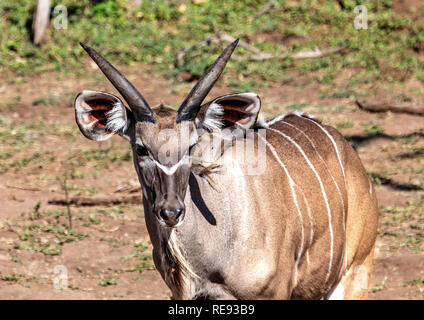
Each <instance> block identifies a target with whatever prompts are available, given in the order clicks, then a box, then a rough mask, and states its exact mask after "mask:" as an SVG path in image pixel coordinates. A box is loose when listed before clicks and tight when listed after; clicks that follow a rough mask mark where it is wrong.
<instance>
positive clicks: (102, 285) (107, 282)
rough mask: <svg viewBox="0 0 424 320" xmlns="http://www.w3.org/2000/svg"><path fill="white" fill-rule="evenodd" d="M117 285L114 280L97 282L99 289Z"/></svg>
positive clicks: (108, 279)
mask: <svg viewBox="0 0 424 320" xmlns="http://www.w3.org/2000/svg"><path fill="white" fill-rule="evenodd" d="M117 284H118V282H117V281H116V280H115V279H114V278H107V279H105V280H100V281H99V286H101V287H107V286H112V285H117Z"/></svg>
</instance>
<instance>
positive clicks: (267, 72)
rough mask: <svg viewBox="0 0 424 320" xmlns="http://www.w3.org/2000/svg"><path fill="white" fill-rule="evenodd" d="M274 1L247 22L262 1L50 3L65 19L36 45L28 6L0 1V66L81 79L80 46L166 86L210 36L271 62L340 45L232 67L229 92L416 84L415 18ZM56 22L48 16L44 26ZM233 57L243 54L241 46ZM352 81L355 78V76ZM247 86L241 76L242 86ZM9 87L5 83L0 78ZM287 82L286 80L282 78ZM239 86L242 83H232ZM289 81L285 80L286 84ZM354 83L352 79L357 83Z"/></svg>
mask: <svg viewBox="0 0 424 320" xmlns="http://www.w3.org/2000/svg"><path fill="white" fill-rule="evenodd" d="M341 2H343V3H344V8H341V7H340V6H339V5H337V2H336V1H331V0H321V1H309V0H301V1H296V2H294V1H285V0H279V1H275V5H274V8H272V9H271V10H270V11H269V12H268V13H267V14H265V15H263V16H261V17H258V18H256V19H254V18H253V16H254V14H255V13H256V12H258V10H260V9H262V8H263V6H264V5H265V4H266V3H267V0H260V1H255V2H252V1H247V0H237V1H236V0H231V1H223V0H220V1H208V0H207V1H188V0H187V1H185V0H183V1H165V0H158V1H143V2H142V5H141V6H139V7H131V6H130V2H129V1H126V0H104V1H93V0H82V1H77V0H60V1H59V0H55V1H52V8H54V7H55V6H56V5H58V4H60V5H64V6H66V7H67V10H68V29H66V30H63V29H55V28H54V27H53V23H51V24H50V26H49V28H48V32H47V35H46V37H45V42H44V44H43V45H42V46H35V45H33V44H32V42H31V41H30V29H31V28H30V26H31V23H32V12H33V11H34V7H35V3H36V2H35V1H33V0H16V1H2V2H1V4H0V35H1V36H0V52H1V55H0V65H2V66H3V67H4V69H5V70H6V71H7V72H8V73H9V74H10V73H17V74H18V75H24V74H27V73H33V72H45V71H48V70H61V71H65V72H76V73H78V74H81V75H82V74H86V67H85V66H84V61H85V59H86V55H85V53H84V52H83V50H82V48H81V47H80V46H79V44H78V43H79V42H80V41H82V42H85V43H87V44H89V45H91V46H93V47H95V48H96V49H98V50H99V51H100V52H101V53H102V54H104V55H105V56H106V57H107V58H108V59H110V60H112V61H113V62H114V63H117V64H122V63H125V64H131V63H133V62H138V63H145V64H149V65H150V66H152V67H153V68H154V69H155V70H159V71H161V72H162V73H164V74H166V75H167V76H168V77H170V78H174V77H175V76H176V75H177V74H179V73H180V72H182V71H186V72H189V73H191V74H192V75H194V76H195V77H196V76H199V75H201V74H202V73H203V72H204V70H205V68H206V67H207V66H208V65H209V64H210V63H211V62H212V61H213V60H214V58H215V57H216V55H217V54H218V53H219V52H220V50H221V48H220V46H219V44H211V45H210V46H205V47H202V48H200V49H195V50H191V51H190V50H189V51H188V52H187V54H186V57H185V58H184V59H183V61H182V62H181V63H176V62H175V60H176V59H175V58H176V56H177V54H178V52H179V51H181V50H182V49H186V48H188V47H190V46H191V45H193V44H196V43H198V42H199V41H201V40H204V39H205V38H206V37H207V36H208V35H210V34H212V33H213V32H214V30H217V29H218V30H219V32H220V33H227V34H230V35H232V36H234V37H241V38H242V39H243V40H245V41H248V42H250V43H251V44H253V45H254V46H255V47H256V48H257V49H259V50H261V51H263V52H266V53H271V54H280V53H283V52H284V53H292V52H293V53H295V52H298V51H305V50H308V51H309V50H312V49H314V48H315V47H319V48H327V47H335V46H341V45H344V46H347V53H346V54H344V55H340V54H332V55H329V56H326V57H322V58H319V59H305V60H293V59H291V58H287V59H280V60H267V61H245V60H241V59H239V60H236V59H233V60H232V61H231V62H230V64H229V72H231V73H237V75H238V76H240V77H242V78H243V77H244V79H241V78H238V80H235V79H236V78H232V79H233V82H231V83H229V84H230V85H231V86H233V87H234V91H241V90H249V91H251V90H254V88H255V87H257V86H263V85H265V83H266V82H267V81H270V80H271V81H281V82H283V83H284V82H286V81H287V79H288V78H287V77H288V76H287V71H292V70H297V72H298V73H299V74H309V73H310V72H316V71H319V72H320V74H319V75H318V76H317V75H315V76H314V79H316V80H317V81H318V82H320V83H323V84H331V83H332V82H333V81H334V80H335V79H336V78H337V77H338V74H339V71H340V70H344V69H349V68H352V69H355V70H356V71H357V73H358V78H361V79H367V81H370V80H369V79H370V77H371V78H378V79H379V80H380V81H388V82H392V81H399V80H400V81H403V80H404V79H399V75H402V74H405V72H406V71H407V70H414V73H415V76H416V77H417V78H418V79H420V80H421V81H422V79H423V72H422V70H423V69H424V59H423V57H422V55H421V56H420V55H417V54H411V52H417V51H419V50H420V48H422V47H423V45H422V42H423V41H424V19H423V15H424V9H423V8H420V9H419V10H417V11H416V12H414V13H398V12H395V11H393V8H392V7H393V6H392V1H389V0H384V1H373V0H361V1H359V0H344V1H341ZM358 4H362V5H365V6H366V7H367V9H368V13H369V15H368V29H367V30H356V29H355V28H354V26H353V20H354V18H355V15H356V14H355V13H354V12H353V8H354V7H355V6H356V5H358ZM55 18H56V17H55V16H54V14H52V19H55ZM237 54H238V55H239V56H243V57H245V58H246V57H247V56H248V55H249V53H248V52H247V51H246V50H244V49H243V48H242V47H239V48H238V49H237ZM359 73H361V76H359ZM247 77H249V78H248V79H247ZM9 78H10V81H17V80H14V78H13V77H9ZM289 78H290V77H289ZM240 79H241V80H240ZM290 79H291V78H290ZM358 81H359V80H358ZM334 94H335V97H336V98H338V97H340V98H342V97H348V96H350V95H351V92H350V89H347V90H345V91H336V92H335V93H334ZM55 99H56V98H55V97H54V96H51V97H35V98H34V101H33V103H34V104H35V105H39V104H52V103H55Z"/></svg>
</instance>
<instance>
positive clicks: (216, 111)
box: [203, 101, 224, 131]
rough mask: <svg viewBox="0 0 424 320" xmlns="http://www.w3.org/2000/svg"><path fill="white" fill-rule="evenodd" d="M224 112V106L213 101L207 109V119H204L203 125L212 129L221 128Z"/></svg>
mask: <svg viewBox="0 0 424 320" xmlns="http://www.w3.org/2000/svg"><path fill="white" fill-rule="evenodd" d="M223 114H224V108H223V107H222V106H221V105H220V104H218V103H216V102H215V101H214V102H212V103H211V104H210V106H209V108H208V110H206V114H205V119H204V120H203V127H204V128H205V129H207V130H210V131H214V130H217V129H218V130H219V129H221V127H222V122H221V117H222V115H223Z"/></svg>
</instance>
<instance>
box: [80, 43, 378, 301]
mask: <svg viewBox="0 0 424 320" xmlns="http://www.w3.org/2000/svg"><path fill="white" fill-rule="evenodd" d="M81 45H82V46H83V48H84V49H85V51H86V52H87V53H88V54H89V55H90V57H91V58H92V59H93V60H94V61H95V62H96V64H97V65H98V66H99V68H100V69H101V70H102V72H103V73H104V74H105V75H106V77H107V78H108V79H109V80H110V81H111V83H112V84H113V85H114V86H115V88H116V89H117V90H118V91H119V92H120V94H121V95H122V97H123V98H124V99H125V100H126V102H127V103H128V107H129V108H126V107H125V106H124V104H123V103H122V101H121V100H120V99H119V98H118V97H116V96H114V95H112V94H109V93H103V92H99V91H82V92H81V93H80V94H79V95H78V96H77V98H76V100H75V111H76V121H77V124H78V126H79V128H80V130H81V132H82V133H83V134H84V136H86V137H87V138H89V139H91V140H95V141H101V140H106V139H109V138H110V137H111V136H113V135H114V134H118V135H120V136H121V137H123V138H124V139H126V140H128V141H129V142H130V143H131V146H132V150H133V159H134V166H135V169H136V172H137V174H138V177H139V180H140V184H141V188H142V191H143V206H144V212H145V219H146V224H147V228H148V231H149V235H150V238H151V241H152V244H153V258H154V262H155V265H156V267H157V269H158V270H159V272H160V274H161V276H162V278H163V279H164V281H165V282H166V284H167V285H168V286H169V288H170V289H171V291H172V294H173V296H174V298H177V299H321V298H328V299H331V298H336V299H359V298H366V297H367V288H368V281H369V276H370V272H371V267H372V262H373V253H374V245H375V240H376V230H377V220H378V213H377V201H376V195H375V193H374V191H373V187H372V185H371V183H370V181H369V179H368V177H367V174H366V172H365V170H364V168H363V166H362V164H361V161H360V159H359V157H358V156H357V154H356V153H355V151H354V150H353V149H352V148H351V146H350V145H349V143H347V142H346V141H345V140H344V138H343V137H342V135H341V134H339V133H338V132H337V131H336V130H335V129H334V128H332V127H330V126H326V125H324V124H322V123H320V122H318V121H316V120H313V119H311V118H310V117H308V116H306V115H303V114H299V113H293V114H288V115H285V116H279V117H277V118H275V119H273V120H271V121H268V122H264V121H257V116H258V113H259V109H260V104H261V103H260V100H259V97H258V96H257V95H256V94H254V93H241V94H231V95H226V96H222V97H219V98H216V99H215V100H213V101H211V102H209V103H206V104H203V105H202V101H203V100H204V99H205V97H206V96H207V94H208V93H209V91H210V90H211V88H212V87H213V85H214V83H215V82H216V81H217V79H218V78H219V76H220V74H221V72H222V71H223V69H224V67H225V65H226V63H227V61H228V60H229V58H230V56H231V54H232V52H233V51H234V49H235V47H236V45H237V41H235V42H234V43H232V44H231V45H229V46H228V47H227V48H226V49H225V50H224V51H223V52H222V54H221V55H220V56H219V57H218V59H217V60H216V61H215V62H214V63H213V64H212V65H211V66H210V67H209V69H208V70H207V71H206V72H205V74H204V75H203V76H202V78H201V79H200V80H199V81H198V82H197V84H196V85H195V86H194V88H193V89H192V90H191V91H190V93H189V94H188V96H187V97H186V98H185V100H184V101H183V102H182V104H181V106H180V107H179V109H178V110H177V111H176V110H174V109H172V108H170V107H167V106H164V105H159V106H157V107H154V108H150V107H149V105H148V103H147V102H146V100H145V99H144V98H143V96H142V95H141V94H140V93H139V92H138V91H137V90H136V89H135V87H134V86H133V85H132V84H131V83H130V82H129V81H128V80H127V79H126V78H125V77H124V76H123V75H122V74H121V73H120V72H119V71H118V70H116V69H115V68H114V67H113V66H112V65H111V64H110V63H109V62H108V61H106V60H105V59H104V58H103V57H102V56H101V55H100V54H98V53H97V52H96V51H95V50H93V49H92V48H89V47H87V46H85V45H83V44H81ZM166 130H172V132H174V134H172V135H168V136H167V138H166V139H162V138H163V137H162V138H160V137H161V135H162V132H164V131H166ZM224 130H227V131H229V132H232V133H234V136H233V138H235V139H234V140H233V139H230V140H228V139H225V137H224V136H223V135H221V133H222V132H223V131H224ZM184 131H186V134H183V132H184ZM248 131H250V132H251V133H252V132H253V134H252V135H251V137H250V138H249V137H248V135H247V134H246V133H247V132H248ZM260 131H262V132H265V135H263V134H259V132H260ZM235 132H237V133H235ZM210 133H213V136H215V137H216V136H218V137H222V141H223V143H222V144H220V145H219V147H217V148H215V149H214V152H212V153H211V154H213V156H211V157H210V158H207V157H206V158H205V157H202V156H199V157H196V159H195V158H194V154H196V151H195V150H196V149H197V150H202V149H208V148H209V149H210V139H208V138H207V137H210V136H211V134H210ZM252 137H253V138H252ZM249 139H250V140H253V141H254V143H253V148H254V151H255V152H256V151H260V150H259V148H260V145H262V146H264V148H263V150H264V152H263V154H264V158H263V161H262V164H264V166H263V170H262V171H261V173H260V174H249V173H248V169H249V168H248V164H246V161H242V160H240V159H239V158H237V157H233V156H232V155H233V151H234V148H236V144H237V143H236V142H234V141H239V142H240V141H247V140H249ZM164 150H165V151H164ZM164 155H165V156H164ZM164 159H165V160H164ZM208 159H209V160H210V159H212V161H209V160H208Z"/></svg>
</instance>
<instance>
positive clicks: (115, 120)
mask: <svg viewBox="0 0 424 320" xmlns="http://www.w3.org/2000/svg"><path fill="white" fill-rule="evenodd" d="M74 105H75V119H76V122H77V124H78V127H79V129H80V130H81V132H82V134H83V135H84V136H85V137H86V138H88V139H91V140H94V141H103V140H107V139H109V138H110V137H112V136H113V135H114V134H115V133H117V134H119V135H120V136H122V137H123V138H125V139H127V140H129V136H128V135H127V134H126V132H127V130H128V127H129V123H130V119H131V111H130V110H128V109H127V108H125V106H124V105H123V104H122V102H121V100H120V99H119V98H118V97H116V96H114V95H113V94H109V93H105V92H100V91H91V90H84V91H82V92H80V93H79V94H78V95H77V97H76V99H75V103H74Z"/></svg>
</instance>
